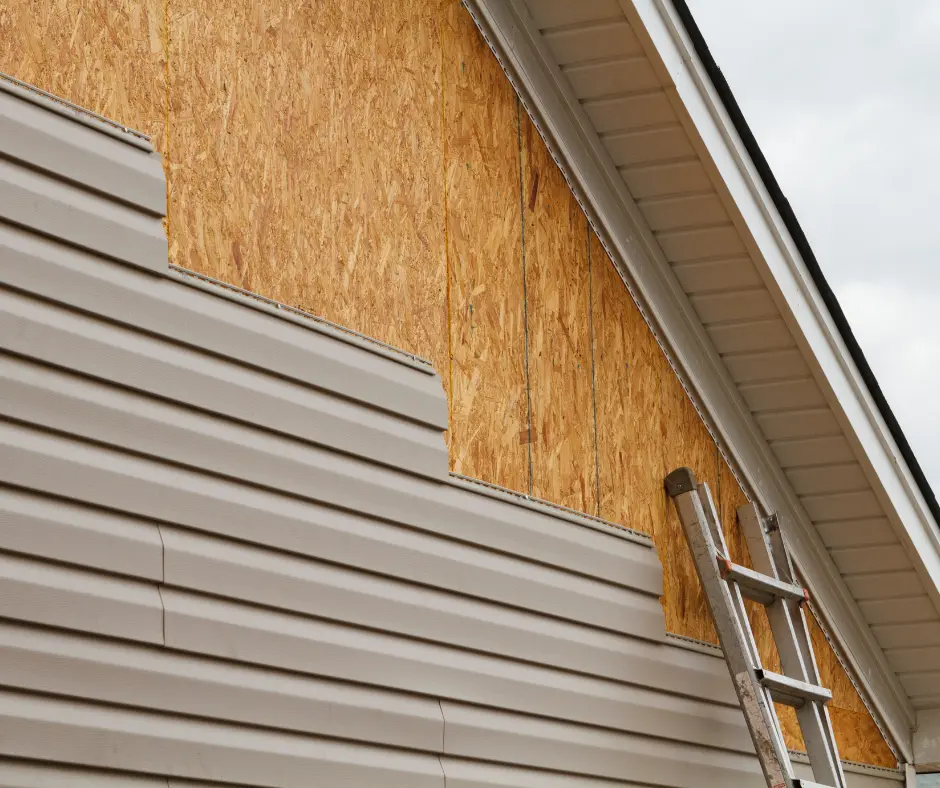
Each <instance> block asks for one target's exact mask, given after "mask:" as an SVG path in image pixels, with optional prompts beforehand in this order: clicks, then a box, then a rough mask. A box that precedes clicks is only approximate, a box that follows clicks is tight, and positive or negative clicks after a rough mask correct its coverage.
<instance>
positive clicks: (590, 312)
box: [584, 214, 601, 517]
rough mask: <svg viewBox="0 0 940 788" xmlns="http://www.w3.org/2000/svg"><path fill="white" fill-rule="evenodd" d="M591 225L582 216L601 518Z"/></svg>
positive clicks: (596, 508)
mask: <svg viewBox="0 0 940 788" xmlns="http://www.w3.org/2000/svg"><path fill="white" fill-rule="evenodd" d="M592 232H593V231H592V230H591V225H590V224H589V223H588V221H587V214H585V215H584V235H585V239H584V240H585V243H586V244H587V260H588V332H589V334H590V339H591V405H592V406H593V410H594V488H595V495H594V497H595V506H594V514H595V515H596V516H597V517H600V516H601V459H600V447H599V445H598V444H599V439H598V436H597V364H596V362H595V359H594V346H595V344H596V342H595V339H596V338H595V336H594V270H593V261H592V260H591V233H592Z"/></svg>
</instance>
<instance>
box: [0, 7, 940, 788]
mask: <svg viewBox="0 0 940 788" xmlns="http://www.w3.org/2000/svg"><path fill="white" fill-rule="evenodd" d="M0 70H2V71H4V72H8V73H10V74H11V76H12V77H14V78H15V79H11V80H5V81H2V82H0V119H2V120H0V156H2V160H0V321H2V324H3V329H2V331H0V338H2V342H3V346H2V352H3V354H4V356H3V359H4V363H3V364H2V365H0V375H2V376H3V384H2V391H3V394H4V396H3V399H2V414H0V415H2V422H0V446H2V448H0V483H2V485H3V486H2V487H0V501H2V503H0V506H2V509H3V512H4V515H3V517H2V518H0V549H2V552H0V564H2V567H3V568H2V571H0V584H2V588H3V592H2V593H0V616H2V621H0V650H2V654H0V677H2V685H3V687H2V689H0V694H2V696H3V700H2V703H0V778H2V779H0V783H2V784H4V785H11V786H39V785H42V786H52V785H56V786H58V785H95V786H115V787H116V786H122V787H123V786H140V787H141V788H143V787H144V786H147V788H149V787H150V786H168V785H169V786H173V788H177V787H182V786H194V785H217V786H294V785H301V784H303V785H308V784H311V783H313V784H318V785H340V784H342V785H345V784H355V785H360V786H366V785H381V786H397V785H402V786H404V785H408V786H425V785H427V786H443V785H448V786H451V785H456V786H462V787H463V788H469V787H470V786H506V787H507V788H508V787H509V786H520V787H521V786H534V785H539V786H545V785H547V786H557V788H567V786H574V785H579V786H580V785H590V786H595V785H596V786H598V788H600V787H601V786H611V787H612V786H615V785H623V786H628V785H638V784H641V785H659V786H670V787H671V786H675V787H676V788H680V787H681V788H685V787H686V786H688V787H689V788H691V786H696V787H698V786H703V785H715V786H719V785H720V786H756V785H759V784H761V780H762V778H761V774H760V769H759V766H758V763H757V759H756V757H755V756H754V754H753V747H752V745H751V742H750V739H749V737H748V734H747V729H746V727H745V725H744V720H743V716H742V715H741V712H740V710H739V709H738V708H737V705H736V701H735V696H734V693H733V691H732V687H731V683H730V680H729V678H728V674H727V670H726V667H725V664H724V661H723V659H722V658H721V654H720V651H719V650H718V649H717V648H716V647H715V645H714V643H715V635H714V630H713V628H712V624H711V620H710V618H709V614H708V612H707V606H706V602H705V600H704V598H703V596H702V593H701V590H700V587H699V584H698V580H697V578H696V576H695V572H694V569H693V566H692V563H691V560H690V558H689V555H688V549H687V547H686V545H685V543H684V537H683V535H682V530H681V527H680V525H679V522H678V519H677V516H676V513H675V511H674V509H673V507H672V506H671V504H670V502H669V501H668V499H667V497H666V495H665V493H664V490H663V478H664V476H665V475H666V474H667V473H668V472H669V471H671V470H672V469H674V468H676V467H679V466H682V465H686V466H689V467H691V468H692V469H693V470H694V471H695V473H696V474H697V476H698V477H699V478H700V479H702V480H705V481H707V482H708V484H709V486H710V488H711V490H712V492H713V493H714V495H715V497H716V500H717V503H718V509H719V514H720V516H721V519H722V525H723V527H724V529H725V532H726V535H727V538H728V541H729V543H730V546H731V550H732V553H733V557H734V558H735V560H738V561H740V562H743V563H747V562H748V560H749V558H748V556H747V550H746V547H745V544H744V541H743V538H742V537H741V532H740V528H739V525H738V523H737V521H736V515H735V513H736V509H737V507H738V506H739V505H740V504H742V503H744V502H746V501H753V502H755V503H756V504H758V506H759V507H760V508H761V509H762V510H763V511H764V512H766V513H771V512H773V513H776V514H777V515H778V517H779V518H780V521H781V523H782V528H783V530H784V533H785V535H786V537H787V540H788V543H789V546H790V548H791V551H792V554H793V558H794V560H795V562H796V564H797V567H798V570H799V572H800V574H801V576H802V578H803V580H804V582H805V584H806V585H807V587H808V588H809V590H810V592H811V595H812V602H811V606H810V611H811V615H810V624H811V629H812V632H813V640H814V647H815V651H816V659H817V662H818V664H819V668H820V672H821V675H822V678H823V682H824V683H825V684H826V686H828V687H829V688H830V689H831V690H832V692H833V701H832V703H831V704H830V717H831V719H832V723H833V727H834V729H835V733H836V739H837V743H838V746H839V750H840V754H841V756H842V759H843V762H844V768H845V770H846V775H847V780H848V784H849V785H850V786H852V787H853V788H855V787H856V786H858V787H860V788H892V786H893V785H896V784H898V783H901V782H904V781H905V780H907V781H908V783H909V784H912V783H913V781H914V779H915V778H914V774H913V772H914V770H915V769H916V770H920V771H930V770H931V768H932V767H933V766H935V765H936V764H937V763H938V762H940V752H938V747H940V744H938V742H940V678H938V677H940V613H938V601H940V598H938V588H940V585H938V582H940V542H938V530H937V525H938V521H940V510H938V507H937V502H936V499H935V498H934V496H933V494H932V492H931V490H930V488H929V485H928V484H927V482H926V480H925V479H924V477H923V474H922V473H921V471H920V469H919V466H918V465H917V461H916V459H915V458H914V456H913V455H912V453H911V451H910V448H909V446H908V444H907V442H906V440H905V438H904V436H903V434H902V432H901V430H900V429H899V427H898V425H897V422H896V421H895V419H894V417H893V416H892V414H891V411H890V408H889V407H888V405H887V403H886V402H885V401H884V397H883V396H882V394H881V391H880V389H879V387H878V384H877V382H876V381H875V379H874V377H873V376H872V374H871V371H870V369H869V367H868V365H867V363H866V362H865V359H864V357H863V355H862V354H861V351H860V350H859V348H858V346H857V344H856V342H855V340H854V339H853V337H852V334H851V330H850V329H849V327H848V325H847V323H846V321H845V319H844V317H843V315H842V313H841V311H840V309H839V306H838V303H837V302H836V300H835V298H834V297H833V295H832V292H831V290H830V289H829V287H828V286H827V284H826V282H825V279H824V278H823V276H822V274H821V271H820V268H819V265H818V263H817V261H816V260H815V258H814V256H813V253H812V250H811V249H810V247H809V244H808V243H807V241H806V239H805V237H804V235H803V233H802V232H801V230H800V228H799V224H798V223H797V221H796V218H795V216H794V214H793V211H792V210H791V209H790V207H789V205H788V203H787V202H786V200H785V198H784V197H783V195H782V194H781V193H780V189H779V187H778V186H777V183H776V181H775V179H774V177H773V174H772V173H771V172H770V170H769V168H768V167H767V164H766V161H765V160H764V158H763V156H762V155H761V153H760V150H759V148H758V146H757V143H756V141H755V140H754V138H753V136H752V135H751V134H750V132H749V130H748V128H747V125H746V122H745V121H744V119H743V117H742V116H741V113H740V110H739V109H738V107H737V105H736V103H735V102H734V98H733V96H732V94H731V91H730V90H729V88H728V85H727V84H726V83H725V81H724V79H723V77H722V76H721V73H720V71H719V70H718V68H717V66H716V65H715V63H714V61H713V59H712V58H711V55H710V54H709V52H708V49H707V46H706V44H705V42H704V41H703V40H702V37H701V35H700V33H699V32H698V29H697V27H696V26H695V22H694V20H693V18H692V17H691V15H690V13H689V11H688V9H687V8H686V6H685V3H684V2H683V0H582V1H581V2H577V3H575V2H568V1H566V0H467V3H466V4H465V5H463V4H459V3H456V2H453V1H452V0H399V1H398V2H394V3H392V2H379V1H378V0H373V2H369V3H343V2H340V1H339V0H322V2H319V3H302V2H289V1H288V0H268V2H261V0H250V1H248V0H238V1H237V2H236V0H217V2H215V3H212V4H209V3H198V2H195V1H192V2H189V1H188V0H168V1H167V0H160V2H158V0H111V1H110V2H105V0H76V1H75V2H59V0H33V2H30V3H26V2H11V3H9V4H7V6H6V7H5V8H4V10H3V11H0ZM17 80H21V81H22V82H24V83H28V85H33V86H36V88H38V89H33V88H30V87H28V86H27V85H24V84H22V83H21V82H18V81H17ZM43 90H46V91H49V92H50V93H53V94H55V95H57V96H60V97H61V99H64V100H60V99H55V98H52V97H51V96H49V95H46V94H44V93H43V92H42V91H43ZM69 102H74V103H69ZM75 105H80V106H81V107H87V108H88V109H87V110H82V109H79V108H78V107H76V106H75ZM95 113H99V114H95ZM102 115H103V116H106V117H109V118H113V121H108V120H105V119H104V118H103V117H101V116H102ZM120 124H126V125H120ZM128 127H136V128H140V129H142V130H143V131H144V132H146V133H147V134H149V139H148V138H147V137H145V136H144V135H141V134H138V133H136V132H132V131H130V130H129V128H128ZM753 624H754V628H755V633H756V636H757V639H758V642H759V645H760V647H761V651H762V657H763V659H764V660H765V664H767V665H768V666H770V667H772V666H773V665H774V664H775V662H776V661H777V660H778V657H777V655H776V652H775V650H774V647H773V644H772V641H771V638H770V635H769V631H768V627H767V622H766V615H765V614H764V613H763V611H761V610H756V609H755V610H754V611H753ZM786 711H787V710H781V721H782V723H783V726H784V732H785V735H786V738H787V742H788V745H789V746H791V747H792V748H793V750H794V751H797V752H798V751H799V750H800V749H801V747H802V740H801V737H800V732H799V728H798V726H797V725H796V719H795V716H794V715H793V714H792V712H791V713H790V714H789V715H788V714H787V713H786ZM795 758H796V759H797V760H799V756H798V755H797V756H795Z"/></svg>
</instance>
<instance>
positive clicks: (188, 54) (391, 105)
mask: <svg viewBox="0 0 940 788" xmlns="http://www.w3.org/2000/svg"><path fill="white" fill-rule="evenodd" d="M441 7H442V3H441V2H440V0H400V2H395V3H388V2H385V1H384V0H371V2H361V3H339V2H331V3H316V4H311V3H287V2H279V3H270V2H262V0H212V2H209V1H208V0H169V18H170V35H169V39H170V58H171V69H170V74H171V76H170V96H171V102H170V134H171V142H170V150H171V156H172V159H171V163H170V168H169V181H170V222H171V227H172V228H174V229H173V233H172V238H171V259H172V260H173V262H175V263H177V264H179V265H182V266H185V267H187V268H191V269H193V270H196V271H199V272H202V273H205V274H208V275H210V276H214V277H217V278H219V279H222V280H224V281H226V282H232V283H234V284H236V285H239V286H241V287H244V288H246V289H248V290H252V291H255V292H258V293H261V294H262V295H265V296H268V297H270V298H273V299H276V300H278V301H281V302H284V303H287V304H290V305H292V306H296V307H299V308H300V309H304V310H307V311H309V312H312V313H314V314H317V315H322V316H323V317H325V318H327V319H329V320H332V321H334V322H336V323H340V324H342V325H344V326H348V327H350V328H352V329H354V330H356V331H361V332H362V333H364V334H368V335H370V336H373V337H376V338H378V339H380V340H382V341H384V342H388V343H389V344H392V345H395V346H397V347H401V348H404V349H405V350H408V351H411V352H413V353H417V354H419V355H422V356H424V357H426V358H428V359H429V360H431V361H432V362H433V363H434V364H435V365H436V366H437V368H438V369H446V367H447V305H446V295H445V289H446V277H445V254H446V250H445V241H444V233H443V225H444V206H443V198H442V187H441V178H442V173H443V166H444V161H443V129H442V112H441V90H440V84H441V83H440V76H441V75H440V68H441V48H440V47H441V42H440V19H439V12H440V8H441Z"/></svg>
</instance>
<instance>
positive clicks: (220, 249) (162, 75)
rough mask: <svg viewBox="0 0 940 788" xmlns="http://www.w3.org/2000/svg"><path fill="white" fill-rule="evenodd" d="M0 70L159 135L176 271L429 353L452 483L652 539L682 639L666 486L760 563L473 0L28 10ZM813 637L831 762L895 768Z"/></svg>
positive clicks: (188, 1)
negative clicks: (471, 8)
mask: <svg viewBox="0 0 940 788" xmlns="http://www.w3.org/2000/svg"><path fill="white" fill-rule="evenodd" d="M0 70H3V71H6V72H9V73H12V74H13V75H15V76H17V77H19V78H21V79H24V80H27V81H30V82H32V83H34V84H37V85H38V86H39V87H42V88H44V89H47V90H50V91H52V92H55V93H58V94H61V95H63V96H64V97H66V98H69V99H71V100H73V101H76V102H77V103H80V104H84V105H87V106H89V107H90V108H92V109H94V110H96V111H100V112H102V113H103V114H108V115H111V116H114V117H116V118H118V119H119V120H120V121H121V122H125V123H127V124H129V125H132V126H136V127H139V128H141V129H142V130H144V131H147V132H149V133H150V134H152V135H153V137H154V142H155V145H156V147H157V148H158V149H160V150H161V151H162V153H163V155H164V161H165V166H166V170H167V176H168V206H169V217H168V222H167V232H168V236H169V242H170V258H171V260H172V261H173V262H174V263H176V264H178V265H180V266H183V267H186V268H189V269H192V270H195V271H198V272H200V273H204V274H207V275H209V276H212V277H216V278H218V279H221V280H223V281H226V282H230V283H232V284H236V285H238V286H241V287H244V288H246V289H249V290H253V291H255V292H258V293H260V294H262V295H265V296H268V297H270V298H273V299H276V300H278V301H282V302H284V303H287V304H289V305H292V306H296V307H298V308H301V309H303V310H306V311H308V312H311V313H313V314H317V315H321V316H323V317H326V318H327V319H329V320H332V321H334V322H336V323H339V324H341V325H345V326H348V327H350V328H353V329H355V330H357V331H361V332H362V333H364V334H367V335H370V336H374V337H377V338H378V339H380V340H383V341H385V342H388V343H389V344H392V345H395V346H398V347H402V348H404V349H406V350H408V351H410V352H413V353H416V354H419V355H421V356H424V357H426V358H427V359H429V360H430V361H431V362H432V364H433V365H434V367H435V368H436V369H437V370H438V371H439V372H440V375H441V379H442V382H443V387H444V390H445V392H446V393H447V396H448V399H447V411H448V417H449V420H448V424H449V429H448V433H447V440H448V446H449V456H450V467H451V469H452V470H453V471H455V472H457V473H460V474H464V475H466V476H470V477H475V478H479V479H482V480H484V481H487V482H491V483H494V484H498V485H501V486H503V487H506V488H509V489H510V490H516V491H520V492H523V493H527V494H529V495H532V496H535V497H537V498H542V499H545V500H547V501H549V502H551V503H554V504H560V505H562V506H566V507H569V508H571V509H574V510H577V511H581V512H586V513H588V514H591V515H594V516H598V517H600V518H603V519H604V520H608V521H611V522H614V523H618V524H622V525H625V526H627V527H629V528H632V529H634V530H637V531H640V532H644V533H646V534H649V535H650V536H651V537H652V539H653V541H654V543H655V544H656V546H657V548H658V551H659V555H660V558H661V560H662V564H663V594H662V606H663V610H664V613H665V621H666V627H667V629H668V631H670V632H673V633H675V634H678V635H682V636H685V637H689V638H693V639H697V640H705V641H712V642H714V640H715V636H714V631H713V629H712V626H711V623H710V621H709V616H708V613H707V609H706V606H705V602H704V600H703V599H702V597H701V594H700V591H699V586H698V582H697V580H696V578H695V576H694V569H693V566H692V563H691V561H690V560H689V557H688V553H687V550H686V548H685V544H684V539H683V537H682V534H681V528H680V526H679V523H678V521H677V519H676V517H675V513H674V511H673V510H672V507H671V506H670V505H668V502H667V500H666V498H665V495H664V492H663V489H662V479H663V476H664V475H665V473H666V472H668V471H669V470H671V469H672V468H674V467H677V466H679V465H689V466H690V467H692V468H693V469H694V470H695V471H696V474H697V475H698V477H699V478H700V479H703V480H705V481H707V482H708V483H709V485H710V487H711V488H712V491H713V493H714V494H715V496H716V501H717V503H718V505H719V508H720V512H721V516H722V520H723V522H724V524H725V528H726V531H727V534H728V539H729V542H730V543H731V544H732V546H733V548H732V549H733V551H735V554H736V555H735V557H736V558H737V559H738V560H741V561H743V562H747V560H748V559H747V556H746V551H745V548H744V545H743V540H742V539H741V537H740V533H739V532H738V530H737V525H736V523H735V520H734V512H735V509H736V507H737V505H738V504H739V503H741V502H742V501H743V500H744V497H743V494H742V492H741V490H740V487H739V486H738V484H737V482H736V481H735V479H734V476H733V474H732V473H731V472H730V469H729V468H728V466H727V464H726V463H725V461H724V459H723V458H722V457H721V455H720V453H719V451H718V448H717V447H716V445H715V443H714V441H713V440H712V438H711V436H710V435H709V434H708V431H707V430H706V429H705V427H704V425H703V423H702V421H701V419H700V418H699V416H698V413H697V412H696V410H695V408H694V407H693V405H692V403H691V402H690V400H689V398H688V396H687V395H686V393H685V392H684V390H683V388H682V386H681V384H680V383H679V381H678V379H677V378H676V376H675V375H674V374H673V371H672V369H671V367H670V366H669V363H668V361H667V359H666V357H665V355H664V354H663V353H662V351H661V349H660V348H659V346H658V344H657V343H656V340H655V337H654V336H653V334H652V332H651V331H650V330H649V327H648V326H647V324H646V323H645V321H644V319H643V316H642V315H641V314H640V312H639V310H638V309H637V307H636V305H635V304H634V302H633V300H632V298H631V296H630V294H629V292H628V290H627V289H626V287H625V286H624V284H623V282H622V281H621V279H620V276H619V274H618V273H617V271H616V270H615V268H614V267H613V265H612V263H611V262H610V260H609V259H608V258H607V256H606V253H605V252H604V250H603V248H602V247H601V245H600V243H599V242H598V241H597V239H596V237H595V236H594V235H593V233H592V232H591V230H590V228H589V227H588V223H587V221H586V219H585V217H584V214H583V213H582V212H581V210H580V208H579V206H578V205H577V203H576V201H575V200H574V199H573V197H572V196H571V194H570V192H569V190H568V188H567V185H566V184H565V182H564V178H563V177H562V174H561V172H560V171H559V170H558V168H557V167H556V166H555V164H554V162H553V161H552V160H551V157H550V155H549V154H548V151H547V149H546V147H545V145H544V143H543V142H542V140H541V139H540V138H539V136H538V134H537V132H536V131H535V129H534V127H533V126H532V124H531V122H530V121H529V119H528V117H527V115H526V114H525V111H524V110H523V109H521V107H520V105H519V102H518V101H517V99H516V97H515V94H514V93H513V90H512V87H511V86H510V85H509V83H508V81H507V80H506V79H505V77H504V75H503V73H502V71H501V70H500V69H499V66H498V64H497V63H496V61H495V59H494V58H493V57H492V56H491V54H490V52H489V50H488V49H487V47H486V45H485V43H484V42H483V41H482V39H481V38H480V36H479V35H478V34H477V32H476V30H475V28H474V26H473V24H472V21H471V20H470V18H469V16H468V14H467V13H466V12H465V10H464V9H463V8H462V7H461V6H460V5H458V4H456V3H453V2H441V1H440V0H407V1H406V2H400V3H385V2H378V1H376V2H372V3H338V2H337V3H321V4H317V5H316V7H314V6H313V5H294V4H290V3H286V2H285V3H283V4H280V5H278V4H270V3H268V4H261V3H245V2H235V1H234V0H231V1H229V0H225V2H223V3H221V4H219V3H218V2H213V3H211V4H210V3H200V2H196V0H185V2H184V1H183V0H159V1H158V0H121V1H120V2H107V3H106V2H103V0H81V2H66V1H65V0H61V1H60V0H31V1H30V2H25V0H24V1H23V2H19V3H16V4H7V5H6V6H5V7H4V8H3V9H2V10H0ZM754 615H755V625H756V627H757V630H758V638H759V640H760V642H761V644H762V653H763V654H764V657H765V660H766V661H767V662H768V664H770V665H772V664H774V660H775V654H774V652H773V648H772V645H771V644H770V639H769V635H768V632H767V626H766V618H765V617H764V616H763V613H762V612H761V611H755V613H754ZM820 634H821V633H820ZM817 641H819V642H818V644H817V656H818V659H819V661H820V667H821V671H822V673H823V675H824V676H826V677H828V680H829V682H830V686H833V687H834V688H836V699H835V701H834V703H833V710H832V716H833V719H834V724H835V728H836V731H837V737H838V739H839V745H840V751H841V752H842V754H843V756H844V757H847V758H853V759H856V760H860V761H863V762H867V763H874V764H880V765H894V762H895V761H894V757H893V755H892V754H891V752H890V749H889V748H888V747H887V745H886V744H885V742H884V739H883V738H882V736H881V734H880V732H879V731H878V729H877V726H876V725H875V724H874V722H873V720H872V719H871V717H870V715H869V714H868V712H867V710H866V708H865V706H864V704H863V703H862V701H861V699H860V698H859V697H858V695H857V693H856V692H855V690H854V688H853V687H852V685H851V682H850V681H849V680H848V678H847V676H846V675H845V672H844V670H843V669H842V666H841V664H840V663H839V661H838V659H837V657H836V655H835V654H834V652H833V651H832V649H831V648H829V646H828V644H827V643H825V642H824V640H823V639H822V638H820V637H817ZM786 719H787V720H788V722H787V729H788V736H789V742H790V743H791V745H793V746H799V738H798V732H796V731H795V725H794V720H793V717H792V715H791V716H790V717H787V718H786Z"/></svg>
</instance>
